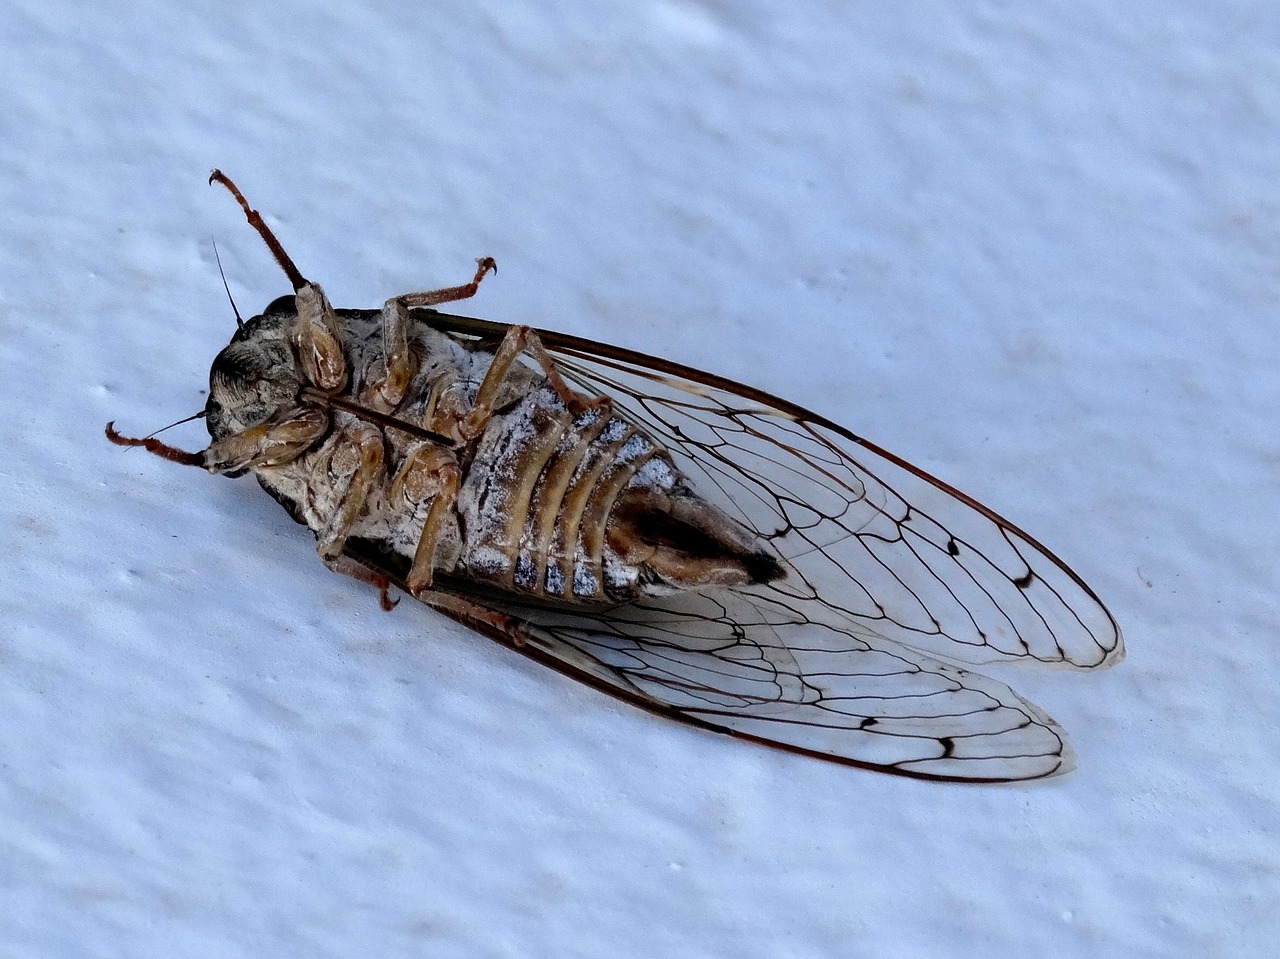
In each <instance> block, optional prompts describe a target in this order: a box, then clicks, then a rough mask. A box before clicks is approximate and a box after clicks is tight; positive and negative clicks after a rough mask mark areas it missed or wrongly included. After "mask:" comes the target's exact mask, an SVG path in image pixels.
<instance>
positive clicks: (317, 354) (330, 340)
mask: <svg viewBox="0 0 1280 959" xmlns="http://www.w3.org/2000/svg"><path fill="white" fill-rule="evenodd" d="M294 303H295V304H296V305H297V309H298V318H297V319H296V320H295V321H294V324H293V329H292V330H290V331H289V339H290V340H291V341H292V343H293V348H294V349H295V350H296V351H297V353H298V362H299V363H300V364H301V365H302V372H303V374H304V375H305V376H306V378H307V380H308V382H310V383H313V384H315V385H316V386H317V387H319V388H320V389H321V390H323V391H324V392H326V393H336V392H337V391H338V390H340V389H342V387H343V385H344V384H345V383H346V382H347V361H346V359H345V358H344V357H343V355H342V340H341V339H340V338H339V336H338V316H337V314H336V313H334V312H333V307H332V306H331V305H330V304H329V298H328V297H327V296H325V295H324V290H322V289H320V284H319V283H312V282H310V281H306V282H304V283H303V284H302V286H300V287H298V289H297V291H296V293H295V295H294Z"/></svg>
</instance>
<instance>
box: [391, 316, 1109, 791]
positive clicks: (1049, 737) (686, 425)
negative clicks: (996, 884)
mask: <svg viewBox="0 0 1280 959" xmlns="http://www.w3.org/2000/svg"><path fill="white" fill-rule="evenodd" d="M429 322H431V323H432V325H435V326H437V327H440V328H443V329H446V330H449V331H451V332H455V333H459V334H471V335H475V336H478V337H493V336H500V335H501V334H502V332H504V331H505V329H506V328H505V327H504V326H502V325H500V324H494V323H488V322H487V321H480V320H472V319H468V318H463V317H453V316H448V315H445V314H431V315H430V319H429ZM539 335H540V336H541V338H542V340H543V342H544V344H545V345H546V346H547V348H548V349H549V350H550V351H551V352H552V353H553V354H554V355H555V358H556V362H557V365H558V366H559V367H560V369H561V371H562V372H563V374H564V375H565V377H566V379H568V380H569V381H570V382H571V383H572V384H573V385H574V386H575V387H576V388H578V389H580V390H582V391H584V392H586V393H591V394H596V393H600V394H607V395H609V396H610V397H611V398H612V400H613V403H614V405H615V408H616V409H617V410H618V411H619V412H621V413H622V414H624V415H625V416H627V417H628V418H630V419H631V420H632V421H633V422H635V423H636V424H638V425H640V426H641V427H642V428H644V429H645V430H647V431H648V432H649V433H650V434H651V435H652V436H653V438H655V439H656V440H658V441H660V442H661V443H662V444H663V445H664V446H665V447H666V448H667V449H668V450H669V451H670V452H671V454H672V455H673V457H674V458H675V460H676V462H677V465H679V466H680V467H681V469H682V470H683V471H684V472H685V474H686V475H687V476H688V477H689V478H690V479H691V480H692V481H693V484H694V486H695V487H696V488H697V490H698V492H699V493H701V494H702V495H703V496H704V497H706V498H708V499H710V500H712V501H713V502H715V503H716V505H717V506H720V507H721V508H722V509H725V510H726V511H727V512H729V513H730V514H731V515H734V516H735V517H736V518H738V519H739V520H740V521H741V522H743V523H744V524H745V525H747V526H748V527H750V528H751V529H753V530H756V531H757V532H758V533H759V535H760V536H761V537H762V538H763V539H765V540H766V541H768V542H769V543H770V544H771V545H772V548H773V549H774V550H775V551H776V553H777V554H778V556H779V557H780V558H781V559H782V560H783V561H784V564H785V566H786V568H787V573H788V575H787V576H786V577H785V578H784V579H782V580H778V581H775V582H773V583H768V584H762V585H757V586H752V587H746V588H742V589H738V590H734V591H722V592H717V593H714V594H707V595H699V594H681V595H678V596H673V597H669V598H666V599H663V600H650V601H647V602H646V603H643V604H634V605H631V606H627V607H623V608H621V609H616V610H611V611H609V612H608V613H606V614H600V613H596V612H591V611H586V612H582V611H577V610H573V609H568V610H550V609H546V608H543V607H536V606H519V605H512V604H510V603H509V602H505V601H493V600H492V599H491V598H489V599H486V600H485V603H486V605H488V606H491V607H495V608H501V609H503V610H505V611H507V612H508V613H509V614H510V615H512V616H514V617H516V619H517V621H518V626H517V627H516V629H517V630H518V637H519V642H518V643H517V644H516V645H517V646H518V648H520V649H521V651H522V652H525V653H526V654H527V655H532V656H534V657H535V658H538V659H540V660H542V661H543V662H546V663H548V665H552V666H555V667H556V668H558V669H560V670H561V671H564V672H567V673H569V674H570V675H574V676H575V677H576V678H578V679H581V680H583V681H586V682H589V683H591V684H592V685H595V686H598V687H600V688H604V689H606V690H607V691H610V692H612V693H614V694H616V695H619V696H621V697H623V698H625V699H628V700H631V701H633V702H636V703H637V704H638V705H641V706H644V707H646V708H649V709H652V710H654V711H658V712H662V713H664V714H666V715H671V716H674V717H675V718H678V719H682V720H684V721H687V722H692V723H694V724H696V725H700V726H705V727H709V728H713V729H717V730H720V731H724V732H732V733H734V734H736V735H740V736H744V737H746V738H750V739H755V740H759V741H762V742H767V743H770V744H773V745H778V746H782V747H783V748H787V749H792V750H795V751H799V752H804V753H809V754H813V755H818V756H822V757H824V758H829V759H834V760H837V761H843V762H847V763H851V764H854V765H864V766H871V767H875V768H878V769H883V770H885V771H889V772H895V773H899V774H902V775H909V776H919V777H923V778H940V779H967V780H1012V779H1029V778H1037V777H1041V776H1047V775H1053V774H1054V773H1057V772H1062V771H1064V770H1065V769H1066V768H1069V767H1070V765H1071V759H1070V752H1069V749H1068V747H1067V746H1066V744H1065V742H1064V739H1063V736H1062V733H1061V730H1060V729H1059V728H1058V726H1057V725H1056V724H1055V723H1054V722H1053V720H1052V719H1050V718H1049V717H1048V716H1046V715H1045V714H1044V713H1043V712H1041V711H1040V710H1038V709H1037V708H1036V707H1034V706H1032V705H1031V704H1029V703H1027V702H1026V701H1025V700H1023V699H1022V698H1021V697H1019V696H1018V695H1017V694H1016V693H1014V692H1013V691H1012V690H1010V689H1009V688H1008V687H1006V686H1004V685H1003V684H1001V683H998V682H995V681H993V680H990V679H988V678H986V677H983V676H980V675H978V674H976V673H973V672H970V671H967V670H965V669H962V668H960V667H958V666H954V665H950V664H948V663H946V662H943V661H941V660H940V659H939V658H936V657H941V658H943V659H949V660H957V661H961V662H967V663H984V662H999V661H1034V662H1040V663H1044V664H1049V665H1055V666H1064V667H1072V668H1079V669H1088V668H1094V667H1102V666H1108V665H1111V664H1112V663H1114V662H1116V661H1118V660H1119V659H1120V658H1121V656H1122V655H1123V647H1122V643H1121V639H1120V634H1119V630H1118V628H1117V627H1116V623H1115V621H1114V619H1113V618H1112V617H1111V615H1110V613H1109V612H1108V611H1107V610H1106V608H1105V607H1104V606H1103V605H1102V604H1101V602H1100V601H1099V600H1098V598H1097V596H1096V595H1095V594H1094V593H1093V591H1092V590H1090V589H1089V587H1088V586H1086V585H1085V584H1084V583H1083V581H1081V580H1080V578H1079V577H1078V576H1076V574H1075V573H1073V572H1072V571H1071V570H1070V569H1069V568H1068V567H1067V566H1066V565H1065V564H1064V563H1062V561H1061V560H1059V559H1058V558H1057V557H1055V556H1054V555H1053V554H1052V553H1050V552H1049V551H1048V550H1046V549H1045V548H1044V547H1043V546H1041V545H1040V544H1039V543H1038V542H1036V541H1035V540H1034V539H1032V538H1031V537H1030V536H1029V535H1027V534H1026V533H1023V532H1022V531H1021V530H1019V529H1018V528H1017V527H1015V526H1013V525H1012V524H1011V523H1009V522H1007V521H1006V520H1004V519H1002V518H1001V517H999V516H997V515H996V514H994V513H992V512H991V511H990V510H987V509H986V508H985V507H983V506H981V505H980V504H978V503H976V502H975V501H973V500H972V499H970V498H969V497H967V496H965V495H964V494H962V493H960V492H958V491H957V490H955V489H953V488H952V487H950V486H948V485H946V484H945V483H943V482H941V481H939V480H937V479H934V478H933V477H931V476H929V475H928V474H927V473H924V472H923V471H921V470H919V469H917V468H915V467H913V466H911V465H910V464H908V463H906V462H904V461H903V460H901V459H899V458H898V457H895V456H894V455H893V454H891V453H888V452H887V451H885V450H882V449H880V448H879V447H877V446H875V445H874V444H871V443H869V442H867V441H866V440H863V439H862V438H860V437H858V436H856V435H855V434H853V433H851V432H849V431H848V430H845V429H844V428H843V427H840V426H838V425H837V424H835V423H833V422H831V421H830V420H827V419H826V418H824V417H821V416H819V415H817V414H814V413H811V412H809V411H806V410H804V409H801V408H800V407H797V406H795V405H794V404H791V403H788V402H786V401H784V400H780V399H778V398H776V397H773V396H770V395H768V394H766V393H763V392H761V391H758V390H755V389H752V388H750V387H747V386H743V385H741V384H737V383H733V382H732V381H729V380H725V379H722V378H719V377H715V376H712V375H710V374H706V373H702V372H700V371H697V370H693V369H690V368H687V367H683V366H680V365H678V364H674V363H671V362H669V361H666V360H661V359H657V358H654V357H649V356H644V355H642V354H638V353H634V352H631V351H628V350H623V349H621V348H617V347H611V346H607V345H603V344H598V343H594V342H592V341H588V340H582V339H579V338H575V337H570V336H566V335H563V334H558V333H553V332H541V331H540V334H539ZM393 573H394V571H393ZM459 588H460V589H465V588H466V587H465V585H463V586H460V587H459ZM471 625H476V624H475V623H472V624H471ZM482 631H486V632H490V634H492V633H493V631H492V630H482ZM500 638H503V639H506V640H508V641H510V640H511V639H512V636H510V635H506V636H502V637H500Z"/></svg>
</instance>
